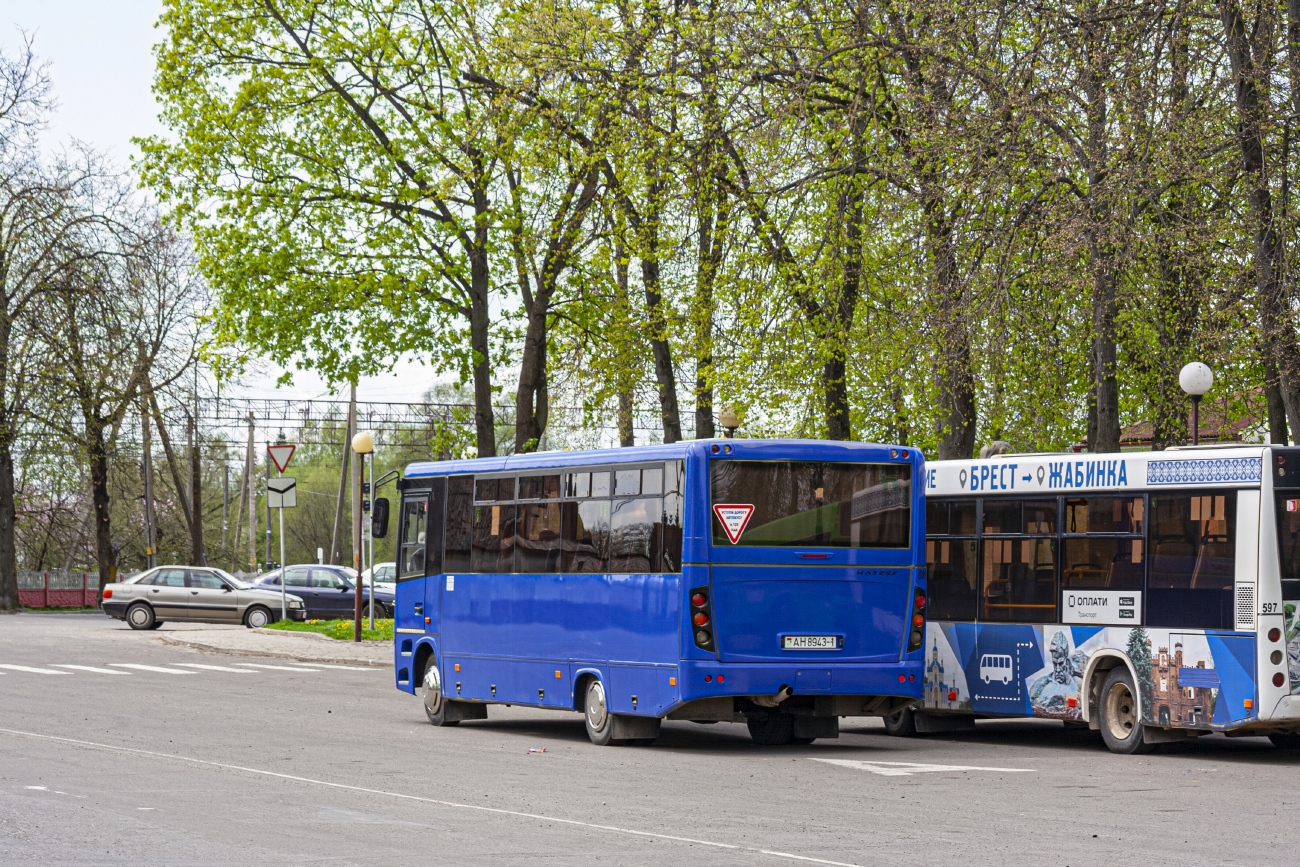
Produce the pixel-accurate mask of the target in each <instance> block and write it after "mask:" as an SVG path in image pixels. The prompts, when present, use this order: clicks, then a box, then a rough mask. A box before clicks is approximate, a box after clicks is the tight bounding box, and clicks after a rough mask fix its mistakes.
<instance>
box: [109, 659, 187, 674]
mask: <svg viewBox="0 0 1300 867" xmlns="http://www.w3.org/2000/svg"><path fill="white" fill-rule="evenodd" d="M109 665H114V666H117V667H118V668H134V669H136V670H138V671H156V672H158V673H159V674H194V673H195V672H193V671H178V670H176V669H174V668H163V667H162V666H161V665H140V664H139V663H138V662H110V663H109Z"/></svg>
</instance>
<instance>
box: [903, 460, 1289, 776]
mask: <svg viewBox="0 0 1300 867" xmlns="http://www.w3.org/2000/svg"><path fill="white" fill-rule="evenodd" d="M925 491H926V501H927V505H926V509H927V517H926V523H927V531H926V532H927V540H926V559H927V562H928V566H929V579H928V588H929V618H928V625H927V628H926V637H925V656H926V674H925V693H924V696H923V698H922V701H921V702H920V703H919V704H918V705H917V706H916V707H915V709H914V710H908V711H905V712H902V713H900V714H897V715H895V716H893V717H891V718H887V719H886V728H887V729H889V730H890V731H891V733H895V734H910V733H914V732H916V731H939V730H948V729H954V728H964V727H969V726H971V725H973V724H974V719H975V718H976V717H1017V716H1020V717H1040V718H1047V719H1059V720H1064V721H1066V722H1067V723H1071V722H1073V723H1080V724H1082V723H1086V724H1087V725H1088V726H1090V727H1091V728H1093V729H1100V731H1101V735H1102V737H1103V738H1104V740H1105V743H1106V745H1107V746H1108V747H1109V748H1110V749H1111V750H1114V751H1115V752H1119V753H1135V752H1143V751H1146V750H1148V749H1150V748H1151V745H1152V744H1156V743H1160V742H1164V741H1171V740H1177V739H1182V738H1187V737H1193V736H1198V735H1205V734H1210V733H1212V732H1222V733H1225V734H1228V735H1268V736H1269V737H1271V738H1272V739H1273V741H1274V742H1275V743H1276V744H1278V745H1279V746H1282V747H1287V748H1291V747H1296V746H1300V735H1298V734H1297V732H1300V635H1298V634H1297V629H1298V627H1300V624H1297V623H1296V621H1295V610H1296V606H1297V605H1300V449H1291V448H1280V447H1259V446H1256V447H1231V448H1225V447H1194V448H1185V449H1169V450H1167V451H1163V452H1127V453H1121V454H1112V455H1081V454H1034V455H999V456H997V457H995V458H991V459H986V460H963V461H936V462H931V463H930V464H928V465H927V467H926V475H925Z"/></svg>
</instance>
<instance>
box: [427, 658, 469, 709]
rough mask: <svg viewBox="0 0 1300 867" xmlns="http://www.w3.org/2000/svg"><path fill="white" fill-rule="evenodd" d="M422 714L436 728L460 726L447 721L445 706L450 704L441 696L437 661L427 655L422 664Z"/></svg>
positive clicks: (440, 679) (440, 678)
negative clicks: (427, 657)
mask: <svg viewBox="0 0 1300 867" xmlns="http://www.w3.org/2000/svg"><path fill="white" fill-rule="evenodd" d="M422 683H423V686H424V714H425V716H427V717H428V718H429V722H430V723H432V724H433V725H436V726H455V725H460V720H458V719H457V720H449V719H447V705H448V704H449V703H450V702H449V701H448V700H447V697H446V696H444V695H443V694H442V676H441V675H439V674H438V661H437V660H436V659H434V658H433V654H429V659H428V660H427V661H426V662H425V663H424V678H423V681H422Z"/></svg>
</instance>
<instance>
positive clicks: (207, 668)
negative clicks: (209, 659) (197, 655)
mask: <svg viewBox="0 0 1300 867" xmlns="http://www.w3.org/2000/svg"><path fill="white" fill-rule="evenodd" d="M174 664H175V665H178V666H184V667H185V668H201V669H203V670H204V671H233V672H235V673H236V674H257V672H256V671H249V670H248V669H247V668H229V667H227V666H224V665H204V664H203V663H201V662H177V663H174Z"/></svg>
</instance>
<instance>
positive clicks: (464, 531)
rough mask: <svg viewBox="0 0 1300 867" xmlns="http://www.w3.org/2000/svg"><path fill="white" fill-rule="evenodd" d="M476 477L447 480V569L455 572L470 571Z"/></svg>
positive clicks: (446, 570)
mask: <svg viewBox="0 0 1300 867" xmlns="http://www.w3.org/2000/svg"><path fill="white" fill-rule="evenodd" d="M473 499H474V478H473V476H452V477H451V478H450V479H448V480H447V528H446V531H445V532H446V547H445V548H444V550H445V552H446V553H445V555H444V556H443V567H442V568H443V571H444V572H446V573H448V574H450V575H455V574H456V573H457V572H468V571H470V549H471V547H472V545H471V542H472V540H473V538H474V505H473Z"/></svg>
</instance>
